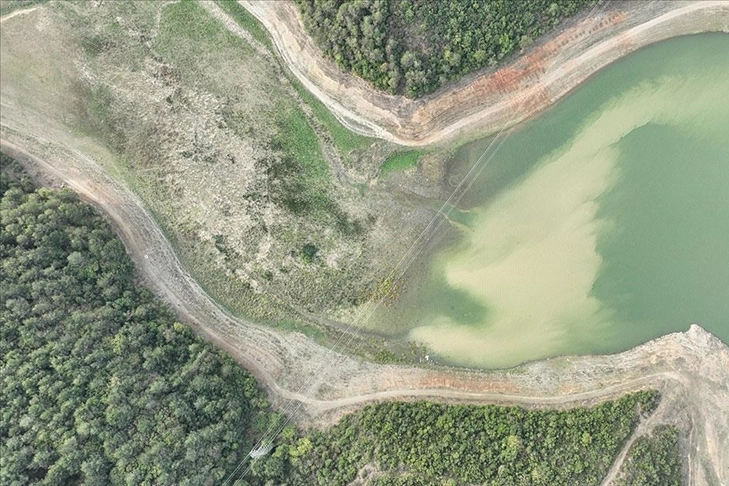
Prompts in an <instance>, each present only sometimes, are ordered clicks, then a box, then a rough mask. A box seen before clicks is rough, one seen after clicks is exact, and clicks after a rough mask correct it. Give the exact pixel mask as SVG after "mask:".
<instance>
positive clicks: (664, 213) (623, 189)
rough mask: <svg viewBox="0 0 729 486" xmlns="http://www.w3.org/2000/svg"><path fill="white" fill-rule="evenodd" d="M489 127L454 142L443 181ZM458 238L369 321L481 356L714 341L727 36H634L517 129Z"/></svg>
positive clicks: (718, 327) (721, 295)
mask: <svg viewBox="0 0 729 486" xmlns="http://www.w3.org/2000/svg"><path fill="white" fill-rule="evenodd" d="M489 142H490V140H488V139H486V140H480V141H477V142H474V143H471V144H468V145H466V146H464V147H462V148H460V149H459V150H458V152H457V153H456V154H455V156H454V157H453V159H452V160H451V161H450V163H449V170H450V179H451V180H458V178H459V177H463V175H464V174H465V173H466V171H467V170H468V169H469V168H470V167H471V166H472V165H473V164H474V163H475V161H476V159H477V158H478V157H479V156H480V155H481V154H482V153H483V151H484V149H485V148H486V147H487V146H488V144H489ZM454 214H455V216H454V217H452V218H451V225H452V228H457V230H458V232H459V234H460V237H459V238H458V240H459V241H458V242H456V243H451V244H448V245H444V246H443V247H441V248H440V249H439V250H438V251H436V252H435V253H434V254H433V255H431V256H430V258H429V259H428V260H427V262H421V268H420V269H417V270H413V272H411V276H410V277H409V278H408V279H407V280H406V285H405V286H404V289H405V290H404V291H403V293H402V295H401V297H400V298H399V299H398V300H397V302H395V303H394V304H393V305H392V306H389V307H387V308H384V309H382V310H381V311H380V312H379V313H378V315H377V316H376V319H373V321H372V322H373V323H376V324H373V327H374V328H376V329H377V330H378V331H380V332H383V333H385V334H389V335H391V336H393V337H400V338H402V339H408V340H414V341H418V342H421V343H423V344H425V345H426V347H427V349H428V351H429V352H430V353H432V354H434V355H436V356H437V357H438V358H439V359H440V360H441V361H445V362H450V363H453V364H458V365H469V366H479V367H487V368H495V367H508V366H513V365H516V364H518V363H521V362H525V361H530V360H535V359H541V358H545V357H550V356H555V355H561V354H589V353H612V352H618V351H621V350H624V349H627V348H630V347H632V346H635V345H637V344H640V343H643V342H645V341H647V340H649V339H652V338H655V337H658V336H661V335H664V334H667V333H670V332H673V331H681V330H686V329H687V328H688V327H689V325H690V324H692V323H697V324H699V325H701V326H702V327H704V328H705V329H707V330H708V331H710V332H712V333H714V334H715V335H716V336H718V337H719V338H721V339H722V340H723V341H724V342H729V35H726V34H718V33H717V34H702V35H696V36H689V37H681V38H676V39H671V40H668V41H665V42H662V43H659V44H656V45H653V46H649V47H647V48H644V49H642V50H640V51H639V52H637V53H635V54H632V55H630V56H628V57H626V58H625V59H623V60H621V61H619V62H617V63H615V64H613V65H611V66H609V67H608V68H606V69H605V70H603V71H601V72H600V73H598V74H597V75H595V76H593V77H592V78H591V79H589V80H588V81H587V82H585V83H584V84H583V85H581V86H580V87H579V88H578V89H577V90H575V91H574V92H573V93H571V94H570V95H569V96H567V97H566V98H565V99H564V100H562V101H561V102H559V103H558V104H557V105H555V106H554V107H553V108H551V109H549V110H548V111H546V112H545V113H544V114H542V115H541V116H539V117H538V118H536V119H534V120H532V121H530V122H529V123H526V124H524V125H522V126H520V127H518V128H517V129H516V130H515V131H514V133H513V134H512V135H511V136H510V137H509V139H508V140H507V141H506V143H505V144H504V145H503V146H502V147H501V149H500V150H499V152H498V154H497V155H496V156H495V157H494V159H493V160H492V161H491V162H490V164H489V165H488V166H487V167H486V168H485V170H484V171H483V173H482V174H481V175H480V176H479V178H478V179H477V180H476V181H475V184H474V186H473V187H472V188H471V190H470V191H469V192H468V193H467V194H466V196H465V197H464V198H463V199H462V200H461V201H460V203H459V204H458V211H456V213H454Z"/></svg>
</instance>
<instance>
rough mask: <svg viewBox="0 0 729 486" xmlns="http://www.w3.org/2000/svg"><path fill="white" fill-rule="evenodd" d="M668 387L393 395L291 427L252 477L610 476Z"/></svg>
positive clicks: (446, 480) (488, 479) (552, 480)
mask: <svg viewBox="0 0 729 486" xmlns="http://www.w3.org/2000/svg"><path fill="white" fill-rule="evenodd" d="M657 401H658V392H655V391H645V392H637V393H633V394H629V395H626V396H624V397H622V398H619V399H617V400H613V401H609V402H605V403H602V404H600V405H596V406H594V407H591V408H574V409H571V410H527V409H524V408H521V407H513V406H512V407H506V406H496V405H486V406H474V405H443V404H437V403H431V402H414V403H400V402H387V403H380V404H375V405H369V406H367V407H365V408H364V409H362V410H361V411H359V412H356V413H353V414H351V415H347V416H345V417H344V418H343V419H342V420H341V421H340V422H339V423H338V424H337V425H335V426H334V427H332V428H330V429H328V430H326V431H321V432H313V433H311V434H309V435H306V436H296V434H294V433H293V431H289V432H288V433H287V434H284V435H283V437H281V438H280V439H279V445H278V447H277V448H276V449H275V450H274V451H273V453H272V454H271V455H270V456H268V457H266V458H264V459H261V460H260V461H258V462H256V463H255V464H254V467H253V468H252V472H251V478H249V480H250V481H251V484H264V483H265V481H267V480H268V481H272V482H273V484H288V485H310V484H321V485H325V484H349V483H350V482H352V481H353V480H355V479H356V478H357V477H358V475H360V476H361V475H362V474H365V473H367V472H368V474H369V475H367V474H365V475H366V476H367V482H365V484H371V485H379V486H394V485H402V486H405V485H433V484H443V485H451V484H452V485H456V484H489V485H506V484H512V485H519V484H524V485H526V484H529V485H550V486H552V485H560V484H564V485H568V484H581V485H590V484H600V482H601V480H602V478H603V477H604V476H605V474H606V473H607V471H608V469H609V467H610V465H611V464H612V463H613V461H614V460H615V457H616V456H617V454H618V452H619V450H620V447H621V446H622V445H623V444H624V443H625V440H626V439H627V437H628V436H629V435H630V433H631V432H632V430H633V429H634V427H635V425H636V424H637V422H638V420H639V419H640V417H641V415H647V414H649V413H650V412H652V410H653V409H654V407H655V404H656V403H657Z"/></svg>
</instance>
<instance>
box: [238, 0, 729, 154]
mask: <svg viewBox="0 0 729 486" xmlns="http://www.w3.org/2000/svg"><path fill="white" fill-rule="evenodd" d="M239 3H240V4H241V5H242V6H244V7H245V8H246V9H247V10H248V11H249V12H250V13H251V14H253V15H254V16H255V17H256V18H257V19H258V20H259V21H260V22H261V23H262V24H263V25H264V26H265V27H266V29H267V30H268V31H269V33H270V34H271V37H272V39H273V41H274V43H275V45H276V48H277V49H278V51H279V53H280V54H281V57H282V58H283V59H284V61H285V62H286V64H287V65H288V66H289V68H290V69H291V71H292V72H293V73H294V74H295V75H296V77H297V78H298V79H299V80H300V81H301V82H302V83H303V84H304V85H305V86H306V87H307V88H308V89H309V90H310V91H311V92H312V93H314V94H315V95H316V96H317V97H318V98H319V99H320V100H321V101H322V102H324V103H325V104H326V105H327V107H329V109H330V110H332V112H333V113H335V114H336V115H337V117H338V118H339V119H340V121H342V123H344V124H345V125H346V126H348V127H349V128H350V129H352V130H354V131H356V132H359V133H362V134H365V135H372V136H377V137H381V138H385V139H387V140H390V141H393V142H395V143H399V144H402V145H410V146H425V145H429V144H433V143H441V142H446V141H452V140H454V139H457V138H462V137H468V138H476V137H478V136H485V135H488V134H490V133H494V132H496V131H498V130H501V129H502V128H504V127H507V126H511V125H515V124H517V123H519V122H521V121H523V120H526V119H528V118H529V117H531V116H533V115H535V114H536V113H538V112H540V111H542V110H544V109H545V108H547V107H549V106H550V105H552V104H553V103H554V102H555V101H557V100H559V99H560V98H562V97H563V96H564V95H566V94H567V93H568V92H569V91H570V90H572V89H574V88H575V87H576V86H578V85H579V84H580V83H581V82H583V81H584V80H586V79H587V78H588V77H589V76H590V75H592V74H594V73H595V72H597V71H598V70H600V69H602V68H603V67H605V66H607V65H608V64H610V63H612V62H614V61H616V60H617V59H620V58H621V57H624V56H625V55H627V54H629V53H631V52H634V51H636V50H637V49H639V48H641V47H644V46H646V45H649V44H652V43H655V42H658V41H661V40H664V39H668V38H670V37H676V36H680V35H688V34H695V33H699V32H711V31H724V32H729V1H727V0H714V1H708V0H707V1H659V2H644V1H637V2H608V3H605V4H604V5H603V4H601V5H598V6H597V8H595V9H594V11H593V12H592V15H589V16H588V17H587V18H583V19H579V20H577V21H572V22H571V23H570V24H568V25H567V27H566V28H564V29H560V32H557V33H555V34H552V35H550V36H547V37H545V38H543V39H542V40H541V41H539V42H537V43H536V44H535V45H534V46H533V47H532V48H530V49H528V50H527V51H526V52H525V53H524V55H523V56H520V57H519V58H518V59H516V60H515V61H514V62H513V63H511V64H509V65H507V66H505V67H503V68H500V69H498V70H494V69H491V70H486V71H482V72H479V73H474V74H472V75H469V76H466V78H465V79H464V80H463V81H461V82H459V83H457V84H455V85H449V86H447V87H445V88H443V89H441V90H439V91H437V92H435V93H433V94H432V95H429V96H427V97H424V98H422V99H419V100H411V99H408V98H405V97H402V96H391V95H387V94H384V93H382V92H380V91H377V90H375V89H374V88H372V87H371V86H370V85H369V84H367V83H366V82H364V81H362V80H361V79H359V78H356V77H355V76H353V75H350V74H345V73H342V72H340V71H339V70H338V68H337V67H336V66H335V65H334V63H333V62H331V61H329V60H327V59H325V58H324V57H323V56H322V55H321V53H320V51H319V50H318V49H317V47H316V46H315V45H314V44H313V42H312V40H311V39H310V38H309V37H308V36H307V35H306V32H305V31H304V28H303V24H302V22H301V18H300V16H299V15H298V12H297V11H296V7H295V6H294V5H293V4H292V3H290V2H256V1H252V0H240V1H239Z"/></svg>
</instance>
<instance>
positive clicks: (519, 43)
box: [296, 0, 595, 98]
mask: <svg viewBox="0 0 729 486" xmlns="http://www.w3.org/2000/svg"><path fill="white" fill-rule="evenodd" d="M296 3H297V5H298V7H299V10H300V12H301V14H302V16H303V18H304V25H305V26H306V28H307V30H308V31H309V32H310V33H311V35H312V37H313V38H314V40H315V41H316V43H317V44H318V45H319V47H321V49H322V50H323V51H324V53H325V54H326V55H327V56H328V57H329V58H330V59H332V60H334V62H336V63H337V65H338V66H339V67H340V68H341V69H343V70H345V71H349V72H352V73H354V74H356V75H357V76H359V77H361V78H363V79H365V80H367V81H369V82H370V83H372V84H373V85H374V86H375V87H376V88H379V89H382V90H385V91H388V92H390V93H394V94H404V95H406V96H408V97H412V98H417V97H420V96H423V95H425V94H427V93H430V92H432V91H435V90H436V89H438V88H439V87H441V86H443V85H444V84H446V83H447V82H449V81H451V80H454V79H459V78H460V77H462V76H463V75H464V74H467V73H469V72H471V71H475V70H478V69H481V68H483V67H486V66H493V65H496V64H497V63H499V61H501V60H503V59H504V58H506V57H507V56H509V55H510V54H511V53H512V52H514V51H516V50H518V49H522V48H524V47H526V46H528V45H529V44H531V43H532V42H533V41H534V40H535V39H536V38H537V37H539V36H540V35H542V34H545V33H547V32H549V31H550V30H552V29H554V28H555V27H556V26H557V25H558V24H559V23H560V22H561V21H562V20H563V19H565V18H567V17H569V16H572V15H574V14H575V13H577V12H578V11H580V9H582V8H584V7H586V6H588V5H592V4H594V3H595V0H569V1H553V0H534V1H526V0H521V1H513V0H489V1H478V2H459V1H453V0H430V1H427V2H421V1H417V0H357V1H354V0H334V1H332V0H297V2H296Z"/></svg>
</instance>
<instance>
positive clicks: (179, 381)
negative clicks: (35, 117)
mask: <svg viewBox="0 0 729 486" xmlns="http://www.w3.org/2000/svg"><path fill="white" fill-rule="evenodd" d="M12 164H13V163H12V161H11V160H9V159H8V158H6V157H4V156H3V160H2V165H3V167H4V168H7V167H11V166H12ZM9 173H10V171H7V170H4V171H3V177H2V179H1V180H0V219H1V221H2V225H1V228H0V262H2V264H1V266H0V282H1V285H0V329H2V340H1V341H0V356H1V357H2V358H1V360H0V361H1V362H2V365H1V366H2V367H1V370H2V372H1V375H0V379H1V380H2V393H1V394H0V410H2V417H1V418H0V438H1V440H0V471H1V472H0V483H2V484H4V485H21V484H30V483H33V484H63V485H66V484H75V483H83V484H160V485H161V484H174V485H180V484H214V483H220V482H221V481H222V479H224V478H225V477H226V476H227V474H229V473H230V471H231V470H232V469H234V468H235V467H236V465H237V464H238V461H239V460H240V459H241V458H242V457H244V456H245V454H246V453H247V452H248V449H247V448H246V444H248V443H249V442H252V441H254V439H252V438H250V439H249V436H252V435H256V434H257V433H258V432H257V430H258V428H259V427H262V426H264V425H265V423H264V422H265V421H266V415H265V413H264V407H265V406H266V404H265V401H264V400H263V399H262V397H261V394H260V393H259V390H258V388H257V385H256V383H255V381H254V380H253V378H252V377H251V376H250V375H249V374H248V373H247V372H246V371H245V370H243V369H242V368H241V367H239V366H238V365H237V364H236V363H235V362H233V361H232V360H231V359H230V358H229V357H228V356H227V355H225V354H224V353H222V352H221V351H218V350H217V349H215V348H214V347H213V346H211V345H210V344H209V343H207V342H205V341H204V340H202V339H201V338H199V337H198V336H196V335H194V334H193V333H192V332H191V331H190V330H189V329H188V328H187V326H184V325H182V324H180V323H177V322H176V321H175V319H174V318H173V316H172V314H171V313H170V312H169V311H168V310H166V309H165V308H164V307H163V306H162V304H161V303H160V302H159V301H158V300H157V299H156V298H154V297H153V296H152V295H151V293H150V292H149V291H147V290H146V289H145V288H143V287H141V286H139V285H138V284H137V283H136V282H135V279H134V266H133V264H132V262H131V261H130V259H129V257H128V256H127V254H126V252H125V249H124V246H123V245H122V243H121V241H120V240H119V239H118V238H117V237H116V236H115V235H114V233H113V232H112V230H111V228H110V227H109V225H108V224H107V223H106V222H105V221H104V220H103V219H102V218H101V217H100V216H99V215H98V214H96V213H95V211H94V209H93V208H92V207H90V206H89V205H87V204H84V203H82V202H79V201H78V199H77V197H76V196H75V195H74V194H73V193H72V192H70V191H68V190H61V191H54V190H49V189H43V188H42V189H38V190H36V189H35V188H33V187H32V185H31V184H30V183H29V182H28V181H27V180H25V179H23V177H22V176H21V177H15V178H14V177H12V176H11V175H9Z"/></svg>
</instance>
